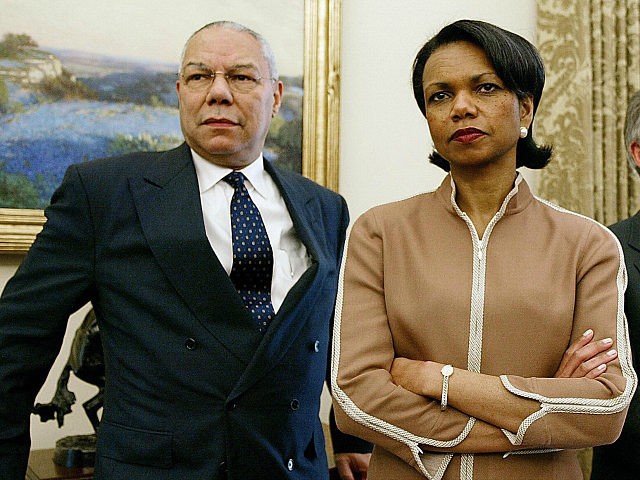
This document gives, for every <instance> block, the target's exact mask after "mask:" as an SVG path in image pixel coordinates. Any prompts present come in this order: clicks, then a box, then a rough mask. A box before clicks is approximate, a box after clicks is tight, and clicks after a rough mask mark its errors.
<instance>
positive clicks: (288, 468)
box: [287, 458, 293, 471]
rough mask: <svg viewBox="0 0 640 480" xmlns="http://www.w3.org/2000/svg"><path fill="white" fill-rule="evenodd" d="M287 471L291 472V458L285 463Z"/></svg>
mask: <svg viewBox="0 0 640 480" xmlns="http://www.w3.org/2000/svg"><path fill="white" fill-rule="evenodd" d="M287 470H289V471H291V470H293V458H290V459H289V461H288V462H287Z"/></svg>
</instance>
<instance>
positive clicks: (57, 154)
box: [0, 34, 302, 208]
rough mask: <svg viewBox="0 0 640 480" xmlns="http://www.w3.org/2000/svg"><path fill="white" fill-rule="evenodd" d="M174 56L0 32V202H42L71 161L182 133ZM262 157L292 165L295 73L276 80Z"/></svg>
mask: <svg viewBox="0 0 640 480" xmlns="http://www.w3.org/2000/svg"><path fill="white" fill-rule="evenodd" d="M176 71H177V65H167V64H154V63H150V62H147V63H143V62H131V61H126V60H123V59H117V58H111V57H107V56H96V55H87V54H83V53H82V52H77V51H55V50H52V49H49V50H46V49H43V48H41V47H39V46H38V45H36V44H35V42H34V41H33V40H32V39H31V38H30V37H29V36H28V35H26V34H7V35H5V36H4V38H3V39H2V41H0V208H1V207H12V208H44V207H45V206H46V205H47V204H48V202H49V199H50V197H51V194H52V193H53V191H54V190H55V188H56V187H57V186H58V185H59V183H60V181H61V180H62V177H63V175H64V172H65V170H66V169H67V167H68V166H69V165H70V164H72V163H78V162H82V161H87V160H92V159H96V158H101V157H105V156H111V155H117V154H121V153H126V152H131V151H139V150H166V149H168V148H172V147H173V146H176V145H178V144H179V143H180V142H182V134H181V132H180V125H179V120H178V109H177V97H176V94H175V80H176V73H175V72H176ZM284 81H285V85H286V87H287V90H286V91H287V94H286V95H285V102H284V104H283V108H282V109H281V113H280V114H279V116H278V117H276V118H275V119H274V121H273V122H272V126H271V130H270V134H269V139H268V141H267V147H266V151H265V156H266V157H267V158H270V159H272V160H273V161H276V162H277V163H279V164H280V165H281V166H283V167H285V168H290V169H293V170H297V171H300V170H301V156H302V155H301V149H302V119H301V116H302V82H301V79H299V78H289V79H284Z"/></svg>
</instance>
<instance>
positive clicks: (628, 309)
mask: <svg viewBox="0 0 640 480" xmlns="http://www.w3.org/2000/svg"><path fill="white" fill-rule="evenodd" d="M624 140H625V146H626V148H627V157H628V159H629V162H630V163H631V165H632V166H633V167H634V169H636V171H637V172H638V173H639V174H640V92H636V93H635V94H634V95H633V96H632V97H631V99H630V100H629V105H628V107H627V114H626V121H625V127H624ZM610 228H611V230H612V231H613V233H615V234H616V236H617V237H618V239H619V240H620V244H621V245H622V249H623V250H624V257H625V264H626V266H627V274H628V284H627V290H626V292H625V295H624V311H625V314H626V316H627V322H628V324H629V336H630V343H631V350H632V359H633V366H634V369H635V371H636V372H637V371H639V370H638V369H639V368H640V364H639V363H638V359H640V212H638V213H636V214H635V215H634V216H632V217H630V218H627V219H626V220H622V221H621V222H618V223H616V224H614V225H611V227H610ZM639 451H640V391H638V390H636V393H635V395H634V397H633V399H632V400H631V405H630V406H629V412H628V413H627V419H626V421H625V424H624V427H623V429H622V433H621V435H620V438H619V439H618V440H617V441H616V442H615V443H612V444H611V445H604V446H601V447H596V448H594V449H593V470H592V473H591V479H592V480H604V479H616V480H626V479H628V480H632V479H633V480H635V479H638V478H640V455H638V452H639Z"/></svg>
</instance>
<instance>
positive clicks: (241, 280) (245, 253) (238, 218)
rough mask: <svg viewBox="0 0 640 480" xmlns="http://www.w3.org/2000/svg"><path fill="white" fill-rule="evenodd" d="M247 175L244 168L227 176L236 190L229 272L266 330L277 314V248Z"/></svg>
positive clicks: (259, 326)
mask: <svg viewBox="0 0 640 480" xmlns="http://www.w3.org/2000/svg"><path fill="white" fill-rule="evenodd" d="M244 179H245V177H244V175H243V174H242V173H240V172H231V173H230V174H229V175H227V176H226V177H224V178H223V180H224V181H225V182H227V183H228V184H229V185H231V186H232V187H233V190H234V191H233V197H232V198H231V210H230V211H231V213H230V214H231V236H232V240H233V266H232V267H231V273H230V274H229V276H230V277H231V281H232V282H233V284H234V285H235V287H236V289H237V290H238V293H239V294H240V296H241V297H242V300H243V301H244V304H245V305H246V307H247V309H248V310H249V313H251V316H252V317H253V318H254V320H255V321H256V323H257V324H258V329H259V330H260V332H262V333H264V332H265V331H266V330H267V327H268V326H269V323H270V322H271V319H272V318H273V317H274V315H275V313H274V310H273V305H272V304H271V277H272V275H273V252H272V250H271V243H270V242H269V236H268V235H267V229H266V228H265V226H264V222H263V221H262V216H261V215H260V211H259V210H258V207H256V205H255V203H253V200H251V197H250V196H249V192H248V191H247V188H246V187H245V185H244Z"/></svg>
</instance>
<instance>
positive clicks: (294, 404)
mask: <svg viewBox="0 0 640 480" xmlns="http://www.w3.org/2000/svg"><path fill="white" fill-rule="evenodd" d="M298 408H300V401H299V400H298V399H297V398H294V399H293V400H291V410H297V409H298Z"/></svg>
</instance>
